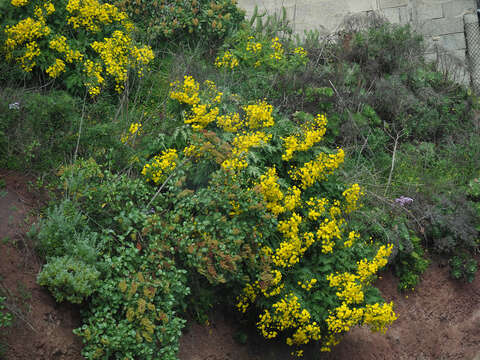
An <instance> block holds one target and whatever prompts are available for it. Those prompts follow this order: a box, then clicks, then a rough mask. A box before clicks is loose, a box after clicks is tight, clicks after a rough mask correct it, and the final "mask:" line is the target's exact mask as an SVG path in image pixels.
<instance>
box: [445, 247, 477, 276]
mask: <svg viewBox="0 0 480 360" xmlns="http://www.w3.org/2000/svg"><path fill="white" fill-rule="evenodd" d="M449 263H450V274H451V275H452V277H453V278H454V279H457V280H459V279H462V280H464V281H466V282H469V283H471V282H473V280H474V279H475V274H476V273H477V270H478V263H477V261H476V260H475V259H474V258H473V257H472V256H471V255H470V254H469V253H465V252H463V253H460V254H459V255H455V256H453V257H452V258H451V259H450V261H449Z"/></svg>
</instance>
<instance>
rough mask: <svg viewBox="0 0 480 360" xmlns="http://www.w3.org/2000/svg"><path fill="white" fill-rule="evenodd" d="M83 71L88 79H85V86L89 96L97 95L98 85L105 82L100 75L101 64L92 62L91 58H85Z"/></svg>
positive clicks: (98, 91)
mask: <svg viewBox="0 0 480 360" xmlns="http://www.w3.org/2000/svg"><path fill="white" fill-rule="evenodd" d="M83 71H84V72H85V74H86V75H87V78H88V80H87V81H85V86H86V87H87V89H88V93H89V94H90V96H97V95H98V94H100V87H101V86H102V84H103V83H104V82H105V79H104V77H103V76H102V72H103V67H102V64H100V63H98V62H95V63H94V62H93V61H92V60H90V59H87V60H86V61H85V63H84V69H83Z"/></svg>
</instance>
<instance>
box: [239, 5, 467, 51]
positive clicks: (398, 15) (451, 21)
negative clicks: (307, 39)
mask: <svg viewBox="0 0 480 360" xmlns="http://www.w3.org/2000/svg"><path fill="white" fill-rule="evenodd" d="M255 5H257V6H258V8H259V10H260V11H263V10H266V11H268V12H269V13H274V12H279V11H281V8H282V7H285V9H286V10H287V15H288V17H289V19H290V20H291V22H292V25H293V27H294V30H295V31H296V32H297V33H300V34H302V33H303V32H304V30H309V29H318V30H320V31H321V32H323V33H332V32H334V31H336V30H338V29H339V26H340V25H341V23H342V21H343V20H344V18H345V17H346V16H348V15H352V14H358V13H366V12H369V11H377V12H378V13H380V14H382V15H383V16H384V17H385V18H386V19H388V20H389V21H390V22H392V23H399V24H406V23H410V24H411V25H412V26H413V27H414V28H415V29H416V30H417V31H419V32H420V33H422V34H424V35H425V36H426V39H427V42H428V44H429V45H430V47H429V49H428V50H427V53H429V54H430V57H432V56H433V54H434V53H435V51H434V50H435V48H436V47H435V46H437V45H438V47H439V48H442V49H445V50H447V51H448V52H450V53H452V54H454V55H455V56H457V57H458V58H459V59H462V60H464V59H465V49H466V44H465V36H464V25H463V15H464V14H465V13H468V12H474V11H476V1H475V0H239V6H240V7H242V8H244V9H245V10H246V11H247V14H248V15H251V14H252V12H253V9H254V8H255Z"/></svg>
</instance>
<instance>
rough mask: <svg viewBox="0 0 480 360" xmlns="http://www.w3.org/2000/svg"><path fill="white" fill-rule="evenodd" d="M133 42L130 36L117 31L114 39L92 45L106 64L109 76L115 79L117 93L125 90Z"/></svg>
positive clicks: (106, 39) (113, 36) (114, 33)
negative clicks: (124, 85)
mask: <svg viewBox="0 0 480 360" xmlns="http://www.w3.org/2000/svg"><path fill="white" fill-rule="evenodd" d="M131 41H132V40H131V39H130V37H129V36H128V35H126V34H124V33H123V32H122V31H119V30H116V31H114V32H113V34H112V37H110V38H105V39H103V41H95V42H94V43H93V44H92V45H91V47H92V49H93V50H95V51H96V52H97V53H98V54H99V55H100V58H101V59H102V61H103V63H104V64H105V71H106V72H107V74H108V75H110V76H112V77H113V78H114V79H115V82H116V86H115V88H116V90H117V91H121V90H122V89H123V84H124V83H125V81H126V80H127V71H128V62H129V61H128V60H129V59H128V55H129V50H130V46H131Z"/></svg>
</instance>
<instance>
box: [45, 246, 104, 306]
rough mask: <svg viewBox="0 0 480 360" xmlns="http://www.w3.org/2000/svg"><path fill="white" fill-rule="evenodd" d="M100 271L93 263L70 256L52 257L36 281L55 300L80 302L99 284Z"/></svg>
mask: <svg viewBox="0 0 480 360" xmlns="http://www.w3.org/2000/svg"><path fill="white" fill-rule="evenodd" d="M99 278H100V272H99V271H98V270H97V269H96V268H95V266H93V265H89V264H86V263H84V262H83V261H81V260H79V259H76V258H74V257H72V256H68V255H67V256H62V257H54V258H51V259H50V260H49V262H48V263H47V264H46V265H45V266H44V267H43V269H42V271H41V272H40V274H38V279H37V281H38V283H39V284H40V285H42V286H46V287H48V289H49V290H50V292H51V293H52V294H53V296H54V297H55V299H56V300H57V302H62V301H64V300H67V301H69V302H71V303H74V304H79V303H81V302H82V301H83V300H84V299H85V298H87V297H88V296H90V295H92V294H93V293H94V292H95V291H96V289H97V287H98V286H99V284H100V281H99V280H100V279H99Z"/></svg>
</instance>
